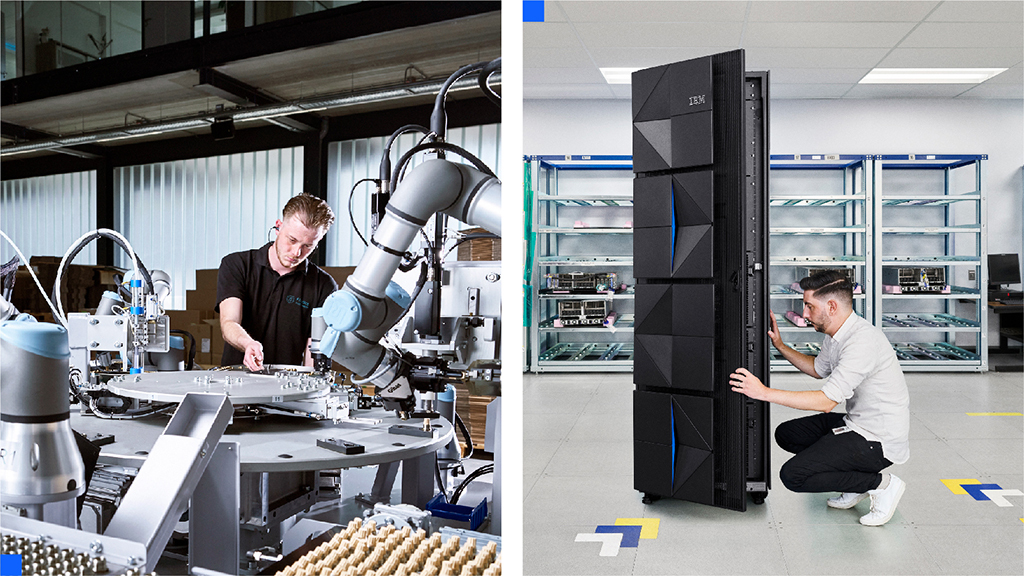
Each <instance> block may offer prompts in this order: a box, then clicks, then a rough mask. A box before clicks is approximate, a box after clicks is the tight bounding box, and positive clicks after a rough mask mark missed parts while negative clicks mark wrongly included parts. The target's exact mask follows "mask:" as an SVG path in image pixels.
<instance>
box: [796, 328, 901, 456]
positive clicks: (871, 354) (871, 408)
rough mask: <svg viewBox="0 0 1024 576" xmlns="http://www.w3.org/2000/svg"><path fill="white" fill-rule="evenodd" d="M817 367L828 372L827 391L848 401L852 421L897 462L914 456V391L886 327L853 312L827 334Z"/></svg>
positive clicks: (853, 426) (848, 417) (824, 374)
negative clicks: (905, 377)
mask: <svg viewBox="0 0 1024 576" xmlns="http://www.w3.org/2000/svg"><path fill="white" fill-rule="evenodd" d="M814 370H815V372H817V373H818V375H819V376H821V377H822V378H828V380H827V381H826V382H825V384H824V386H822V388H821V391H822V392H824V393H825V396H828V398H829V399H830V400H832V401H833V402H842V401H843V400H845V401H846V414H847V415H846V416H845V418H844V420H845V421H846V424H847V425H848V426H849V427H850V429H852V430H853V431H854V432H857V433H858V434H860V435H861V436H863V437H865V438H867V439H868V440H871V441H876V442H881V444H882V453H883V454H884V455H885V457H886V458H887V459H889V461H890V462H892V463H893V464H902V463H904V462H906V461H907V460H908V459H909V458H910V439H909V435H910V393H909V392H908V391H907V382H906V380H905V379H904V378H903V371H902V370H901V369H900V364H899V360H897V358H896V353H895V352H894V351H893V349H892V345H891V344H890V343H889V339H888V338H886V337H885V334H883V333H882V331H881V330H879V329H878V328H876V327H874V326H872V325H871V323H870V322H868V321H867V320H864V319H863V318H861V317H860V316H858V315H857V314H856V313H851V314H850V316H849V318H847V319H846V321H845V322H843V325H842V326H840V328H839V330H837V331H836V333H835V335H834V336H828V335H827V334H826V335H825V341H824V342H823V343H822V346H821V353H820V354H818V357H817V358H815V360H814Z"/></svg>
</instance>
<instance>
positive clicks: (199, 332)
mask: <svg viewBox="0 0 1024 576" xmlns="http://www.w3.org/2000/svg"><path fill="white" fill-rule="evenodd" d="M188 331H189V333H190V334H192V336H194V337H195V339H196V358H199V357H200V355H202V354H205V355H206V357H207V358H206V360H207V363H208V362H209V355H210V345H211V342H210V340H211V339H212V338H213V330H212V326H210V325H209V324H207V323H205V322H201V323H199V324H189V326H188ZM196 362H199V360H196Z"/></svg>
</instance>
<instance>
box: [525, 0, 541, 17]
mask: <svg viewBox="0 0 1024 576" xmlns="http://www.w3.org/2000/svg"><path fill="white" fill-rule="evenodd" d="M543 21H544V0H523V22H543Z"/></svg>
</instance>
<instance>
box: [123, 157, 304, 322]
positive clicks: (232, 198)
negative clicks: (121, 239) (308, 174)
mask: <svg viewBox="0 0 1024 576" xmlns="http://www.w3.org/2000/svg"><path fill="white" fill-rule="evenodd" d="M300 192H302V148H301V147H298V148H281V149H277V150H265V151H260V152H246V153H244V154H232V155H228V156H215V157H211V158H198V159H192V160H178V161H175V162H162V163H159V164H146V165H142V166H128V167H125V168H118V169H116V170H115V171H114V209H115V216H114V224H115V228H116V229H117V230H118V231H119V232H121V233H122V234H123V235H124V236H125V237H126V238H128V241H129V242H131V244H132V248H133V249H134V250H135V252H136V254H138V256H139V258H141V259H142V262H143V264H145V265H146V267H147V268H149V269H150V270H154V269H159V270H163V271H165V272H167V273H168V274H170V276H171V280H172V284H173V290H172V292H171V302H169V303H166V302H165V304H164V305H165V306H166V307H167V308H170V309H183V308H185V291H186V290H192V289H195V282H196V278H195V274H194V271H195V270H201V269H208V268H217V267H219V266H220V261H221V258H223V257H224V256H225V255H226V254H229V253H231V252H237V251H239V250H250V249H252V248H258V247H260V246H262V245H264V244H266V243H267V241H268V231H269V229H270V227H271V226H273V225H274V221H275V220H276V219H277V218H279V217H280V215H281V209H282V208H283V207H284V204H285V202H287V201H288V199H289V198H291V197H292V196H294V195H296V194H298V193H300ZM114 254H115V256H114V258H115V260H114V262H115V264H117V265H118V266H121V267H128V255H127V254H126V253H124V252H123V251H121V250H117V251H115V253H114Z"/></svg>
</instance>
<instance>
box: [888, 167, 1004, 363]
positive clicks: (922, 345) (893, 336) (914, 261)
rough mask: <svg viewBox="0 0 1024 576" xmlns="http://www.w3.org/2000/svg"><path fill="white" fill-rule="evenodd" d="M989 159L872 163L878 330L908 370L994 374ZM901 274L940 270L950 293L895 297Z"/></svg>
mask: <svg viewBox="0 0 1024 576" xmlns="http://www.w3.org/2000/svg"><path fill="white" fill-rule="evenodd" d="M987 158H988V157H987V156H985V155H950V154H945V155H944V154H934V155H922V154H897V155H879V156H875V157H874V159H873V160H874V162H873V164H874V170H873V172H874V178H873V179H874V186H875V190H876V197H875V200H876V201H875V206H874V213H875V214H874V218H875V222H876V224H877V230H878V232H879V233H878V234H877V235H876V236H875V238H874V244H875V256H876V258H875V261H874V273H875V277H876V278H877V279H879V281H878V282H877V283H876V285H875V286H874V287H873V289H872V294H873V298H874V299H875V303H876V305H875V318H874V322H875V325H876V326H880V327H881V328H882V330H883V331H884V332H885V333H886V335H887V336H888V337H889V340H890V341H892V342H893V347H894V348H895V349H896V352H897V356H898V357H899V359H900V364H901V365H902V367H903V369H904V370H928V371H979V372H981V371H985V370H987V369H988V314H987V313H986V312H987V311H986V307H985V306H986V303H985V299H984V298H982V294H983V293H984V292H985V287H986V282H987V279H988V263H987V258H986V256H987V254H986V251H987V249H986V246H987V230H986V226H985V220H986V202H985V196H984V193H983V172H982V167H983V163H984V161H985V160H986V159H987ZM895 268H938V269H941V270H942V273H943V276H944V278H945V282H944V284H945V285H947V286H948V289H947V290H946V292H947V293H901V294H890V293H887V291H888V290H887V289H886V288H885V286H884V285H883V282H882V280H883V279H884V278H885V277H886V272H887V271H888V272H889V274H892V270H893V269H895Z"/></svg>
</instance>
